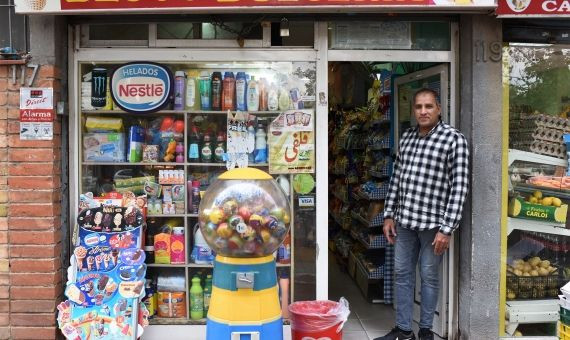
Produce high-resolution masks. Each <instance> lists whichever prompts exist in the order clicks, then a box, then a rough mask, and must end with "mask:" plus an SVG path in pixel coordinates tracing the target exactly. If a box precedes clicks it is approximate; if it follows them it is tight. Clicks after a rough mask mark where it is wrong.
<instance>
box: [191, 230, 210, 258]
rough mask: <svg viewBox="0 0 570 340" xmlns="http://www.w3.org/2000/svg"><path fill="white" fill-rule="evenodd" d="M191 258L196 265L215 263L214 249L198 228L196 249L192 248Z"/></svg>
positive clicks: (195, 237) (195, 239) (195, 238)
mask: <svg viewBox="0 0 570 340" xmlns="http://www.w3.org/2000/svg"><path fill="white" fill-rule="evenodd" d="M190 258H191V259H192V261H193V262H194V263H196V264H212V262H213V261H214V256H213V255H212V249H211V248H210V246H209V245H208V243H207V242H206V240H205V239H204V235H203V234H202V230H200V228H196V232H195V233H194V247H192V254H191V255H190Z"/></svg>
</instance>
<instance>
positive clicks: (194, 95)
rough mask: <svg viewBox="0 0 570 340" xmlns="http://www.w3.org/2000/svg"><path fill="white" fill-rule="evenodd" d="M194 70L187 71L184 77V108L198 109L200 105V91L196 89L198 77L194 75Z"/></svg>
mask: <svg viewBox="0 0 570 340" xmlns="http://www.w3.org/2000/svg"><path fill="white" fill-rule="evenodd" d="M196 74H197V72H196V71H188V78H187V79H186V109H187V110H198V108H199V107H200V106H199V105H198V103H199V100H198V98H199V96H200V92H199V90H198V88H199V86H198V78H197V77H196Z"/></svg>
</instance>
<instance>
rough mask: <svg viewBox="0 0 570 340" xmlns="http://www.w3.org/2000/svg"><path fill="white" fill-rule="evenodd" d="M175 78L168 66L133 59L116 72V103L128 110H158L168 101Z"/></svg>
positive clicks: (114, 97)
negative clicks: (133, 61)
mask: <svg viewBox="0 0 570 340" xmlns="http://www.w3.org/2000/svg"><path fill="white" fill-rule="evenodd" d="M172 81H173V79H172V73H171V72H170V70H169V69H168V68H167V67H165V66H162V65H160V64H155V63H150V62H135V63H129V64H125V65H123V66H121V67H119V68H117V69H116V70H115V71H114V72H113V75H112V76H111V95H112V96H113V101H114V102H115V104H117V105H118V106H119V107H120V108H121V109H123V110H125V111H127V112H134V113H150V112H155V111H158V110H160V109H162V108H163V107H164V106H165V105H166V104H168V100H169V98H170V93H171V91H172Z"/></svg>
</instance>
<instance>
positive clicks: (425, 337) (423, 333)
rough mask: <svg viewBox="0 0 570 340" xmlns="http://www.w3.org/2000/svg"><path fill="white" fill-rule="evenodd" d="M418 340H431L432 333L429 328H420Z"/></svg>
mask: <svg viewBox="0 0 570 340" xmlns="http://www.w3.org/2000/svg"><path fill="white" fill-rule="evenodd" d="M418 338H419V340H433V332H432V331H431V329H429V328H420V331H419V332H418Z"/></svg>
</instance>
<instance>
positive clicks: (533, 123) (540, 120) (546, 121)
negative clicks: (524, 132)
mask: <svg viewBox="0 0 570 340" xmlns="http://www.w3.org/2000/svg"><path fill="white" fill-rule="evenodd" d="M510 127H511V130H513V129H517V128H524V129H528V128H539V127H543V128H548V129H557V130H562V131H564V132H570V120H569V119H567V118H562V117H558V116H550V115H544V114H524V115H521V116H520V119H512V120H511V121H510Z"/></svg>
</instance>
